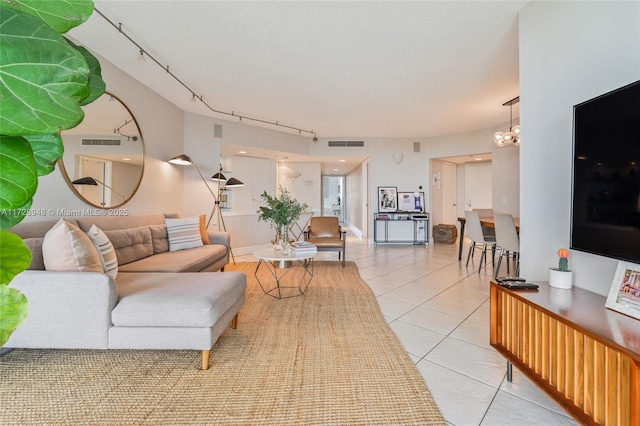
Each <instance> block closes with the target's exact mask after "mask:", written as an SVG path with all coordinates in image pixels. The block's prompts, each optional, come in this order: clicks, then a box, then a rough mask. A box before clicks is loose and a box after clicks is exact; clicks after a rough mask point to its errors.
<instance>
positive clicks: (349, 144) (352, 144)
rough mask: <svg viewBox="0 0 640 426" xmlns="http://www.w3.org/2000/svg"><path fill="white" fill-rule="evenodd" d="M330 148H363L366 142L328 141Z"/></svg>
mask: <svg viewBox="0 0 640 426" xmlns="http://www.w3.org/2000/svg"><path fill="white" fill-rule="evenodd" d="M327 146H328V147H329V148H363V147H364V141H327Z"/></svg>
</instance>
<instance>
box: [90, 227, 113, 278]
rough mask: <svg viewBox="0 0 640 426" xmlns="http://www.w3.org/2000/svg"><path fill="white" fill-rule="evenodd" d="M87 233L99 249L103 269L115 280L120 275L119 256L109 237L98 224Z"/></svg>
mask: <svg viewBox="0 0 640 426" xmlns="http://www.w3.org/2000/svg"><path fill="white" fill-rule="evenodd" d="M87 235H88V236H89V239H91V242H92V243H93V245H94V246H95V248H96V249H97V250H98V254H99V255H100V263H101V264H102V270H103V271H104V272H105V273H106V274H107V275H109V276H110V277H111V278H113V279H114V280H115V279H116V277H117V276H118V257H117V256H116V251H115V249H114V248H113V244H111V241H110V240H109V238H108V237H107V236H106V235H105V233H104V232H102V229H100V228H98V227H97V226H96V225H91V228H89V231H87Z"/></svg>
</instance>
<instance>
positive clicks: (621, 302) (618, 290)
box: [606, 261, 640, 319]
mask: <svg viewBox="0 0 640 426" xmlns="http://www.w3.org/2000/svg"><path fill="white" fill-rule="evenodd" d="M606 307H607V308H609V309H612V310H614V311H618V312H620V313H623V314H625V315H629V316H630V317H633V318H635V319H640V265H637V264H635V263H631V262H623V261H620V262H618V268H617V269H616V275H615V276H614V277H613V283H612V284H611V288H610V289H609V296H608V297H607V303H606Z"/></svg>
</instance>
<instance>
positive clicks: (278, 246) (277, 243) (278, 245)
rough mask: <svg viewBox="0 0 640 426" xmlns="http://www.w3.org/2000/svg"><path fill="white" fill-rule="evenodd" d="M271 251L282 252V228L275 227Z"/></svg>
mask: <svg viewBox="0 0 640 426" xmlns="http://www.w3.org/2000/svg"><path fill="white" fill-rule="evenodd" d="M273 249H274V250H275V251H281V250H282V228H281V227H280V226H277V227H276V236H275V238H274V240H273Z"/></svg>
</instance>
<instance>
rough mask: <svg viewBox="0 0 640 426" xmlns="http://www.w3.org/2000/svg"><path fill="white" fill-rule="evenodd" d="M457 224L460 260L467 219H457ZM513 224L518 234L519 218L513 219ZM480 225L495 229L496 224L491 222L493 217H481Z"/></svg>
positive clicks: (462, 217) (459, 258) (460, 258)
mask: <svg viewBox="0 0 640 426" xmlns="http://www.w3.org/2000/svg"><path fill="white" fill-rule="evenodd" d="M458 222H460V243H459V246H458V260H462V245H463V243H464V226H465V225H466V224H467V218H466V217H464V216H461V217H458ZM513 224H514V225H515V226H516V231H517V232H518V233H520V218H519V217H514V218H513ZM480 225H482V226H486V227H487V228H495V227H496V224H495V222H494V221H493V217H481V218H480Z"/></svg>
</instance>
